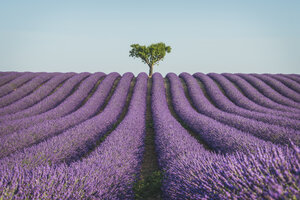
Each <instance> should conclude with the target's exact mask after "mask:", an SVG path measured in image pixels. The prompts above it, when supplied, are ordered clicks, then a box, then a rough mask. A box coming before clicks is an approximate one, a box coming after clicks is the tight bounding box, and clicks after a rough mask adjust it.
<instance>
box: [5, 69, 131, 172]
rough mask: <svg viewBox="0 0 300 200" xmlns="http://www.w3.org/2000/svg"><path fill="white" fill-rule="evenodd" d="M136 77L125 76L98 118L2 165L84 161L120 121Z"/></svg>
mask: <svg viewBox="0 0 300 200" xmlns="http://www.w3.org/2000/svg"><path fill="white" fill-rule="evenodd" d="M132 78H133V74H132V73H125V74H124V75H123V77H122V79H121V80H120V82H119V84H118V86H117V88H116V91H115V93H114V94H113V96H112V97H111V99H110V101H109V103H108V104H107V106H106V107H105V109H104V110H103V111H102V112H101V113H100V114H98V115H96V116H94V117H92V118H90V119H88V120H86V121H84V122H82V123H80V124H78V125H76V126H75V127H73V128H70V129H68V130H66V131H64V132H63V133H61V134H59V135H57V136H55V137H52V138H50V139H49V140H45V141H43V142H41V143H38V144H36V145H33V146H31V147H28V148H25V149H23V150H21V151H18V152H16V153H14V154H11V155H10V156H8V157H5V158H3V159H2V160H0V165H2V164H3V165H7V166H10V165H15V164H19V165H23V166H26V167H27V168H34V167H36V166H39V165H47V164H49V163H51V164H58V163H61V162H66V163H71V162H73V161H76V160H78V159H80V158H81V157H82V156H83V155H85V154H86V153H87V152H88V151H89V150H90V149H92V148H93V147H94V146H95V145H96V143H97V141H98V140H99V139H100V138H101V137H102V136H103V135H104V134H105V133H106V132H107V131H109V130H110V129H111V128H112V126H113V124H114V123H116V122H117V120H118V117H119V116H120V114H121V112H122V110H123V108H124V106H125V103H126V98H127V96H128V92H129V89H130V85H131V80H132Z"/></svg>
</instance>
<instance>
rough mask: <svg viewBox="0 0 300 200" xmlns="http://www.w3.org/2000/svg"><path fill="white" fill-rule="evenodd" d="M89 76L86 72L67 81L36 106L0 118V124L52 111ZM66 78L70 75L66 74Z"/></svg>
mask: <svg viewBox="0 0 300 200" xmlns="http://www.w3.org/2000/svg"><path fill="white" fill-rule="evenodd" d="M89 75H90V74H89V73H86V72H84V73H80V74H76V75H74V76H72V77H71V78H69V79H67V80H66V81H65V82H63V83H62V84H60V85H59V86H58V87H57V88H55V89H54V90H53V91H52V92H51V94H50V95H49V96H47V97H46V98H45V99H43V100H42V101H40V102H38V103H37V104H35V105H34V106H32V107H30V108H27V109H25V110H22V111H20V112H18V113H14V114H9V115H6V116H0V122H4V121H7V122H9V121H12V120H16V119H20V118H26V117H30V116H33V115H36V114H39V113H43V112H45V111H47V110H49V109H52V108H53V107H55V106H57V105H58V104H59V103H60V102H62V101H63V100H64V99H65V98H67V97H68V95H69V94H70V93H72V91H73V90H74V87H75V86H76V85H78V84H80V83H81V82H82V81H83V80H84V79H86V78H87V77H88V76H89ZM65 76H68V75H67V74H65Z"/></svg>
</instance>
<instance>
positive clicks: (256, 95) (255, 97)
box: [222, 73, 300, 115]
mask: <svg viewBox="0 0 300 200" xmlns="http://www.w3.org/2000/svg"><path fill="white" fill-rule="evenodd" d="M222 75H224V76H225V77H226V78H228V79H229V80H230V81H232V82H234V83H235V84H236V85H237V86H238V87H239V88H240V89H241V90H242V91H243V93H244V95H245V96H247V98H249V99H250V100H252V101H254V102H255V103H257V104H259V105H261V106H264V107H267V108H271V109H276V110H280V111H285V112H291V113H295V108H291V107H288V106H284V105H282V104H279V103H276V102H274V101H272V100H271V99H269V98H267V97H266V96H264V95H263V94H261V93H260V92H258V91H257V90H256V89H255V88H254V87H253V86H252V85H251V84H250V83H248V82H247V81H246V80H244V79H242V78H241V77H239V76H237V75H235V74H229V73H223V74H222ZM296 114H297V115H299V114H300V113H296Z"/></svg>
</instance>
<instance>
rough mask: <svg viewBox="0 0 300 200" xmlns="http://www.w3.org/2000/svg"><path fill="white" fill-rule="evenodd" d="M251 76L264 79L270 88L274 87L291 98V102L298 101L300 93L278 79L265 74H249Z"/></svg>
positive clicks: (299, 100)
mask: <svg viewBox="0 0 300 200" xmlns="http://www.w3.org/2000/svg"><path fill="white" fill-rule="evenodd" d="M251 75H252V76H255V77H256V78H258V79H260V80H262V81H264V82H265V83H267V84H268V85H270V86H271V87H272V88H274V89H275V90H276V91H277V92H278V93H279V94H281V95H283V96H285V97H287V98H289V99H291V100H292V101H291V103H292V104H294V102H293V101H295V102H297V103H299V102H300V94H299V93H297V92H295V91H294V90H291V89H290V88H288V87H286V86H285V85H284V84H283V83H281V82H280V81H278V80H276V79H273V78H271V77H269V76H267V75H264V74H251Z"/></svg>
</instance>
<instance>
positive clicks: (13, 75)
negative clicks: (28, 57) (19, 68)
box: [0, 72, 22, 87]
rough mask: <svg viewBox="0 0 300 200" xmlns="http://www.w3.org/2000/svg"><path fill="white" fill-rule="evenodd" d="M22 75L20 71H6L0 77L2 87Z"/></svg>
mask: <svg viewBox="0 0 300 200" xmlns="http://www.w3.org/2000/svg"><path fill="white" fill-rule="evenodd" d="M21 75H22V73H19V72H6V73H5V74H4V75H3V76H2V77H1V79H0V86H1V87H2V86H3V85H5V84H7V83H9V82H10V81H12V80H14V79H15V78H17V77H18V76H21Z"/></svg>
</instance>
